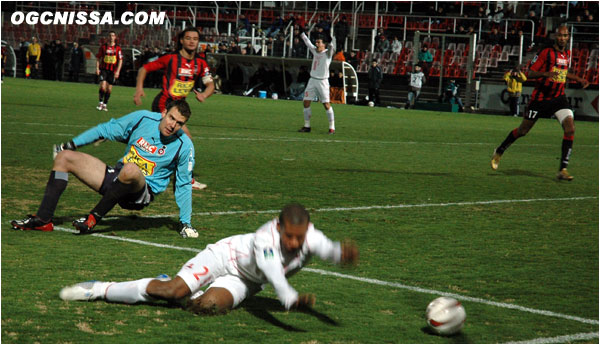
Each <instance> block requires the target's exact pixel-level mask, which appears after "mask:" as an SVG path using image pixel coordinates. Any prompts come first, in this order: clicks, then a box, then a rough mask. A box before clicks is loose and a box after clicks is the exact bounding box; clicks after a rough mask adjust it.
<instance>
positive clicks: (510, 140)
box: [496, 128, 519, 154]
mask: <svg viewBox="0 0 600 345" xmlns="http://www.w3.org/2000/svg"><path fill="white" fill-rule="evenodd" d="M518 138H519V132H518V129H517V128H515V129H513V130H512V131H510V133H508V136H507V137H506V139H504V141H503V142H502V144H500V146H498V147H497V148H496V153H498V154H503V153H504V151H505V150H506V149H507V148H508V147H509V146H510V145H512V143H514V142H515V140H517V139H518Z"/></svg>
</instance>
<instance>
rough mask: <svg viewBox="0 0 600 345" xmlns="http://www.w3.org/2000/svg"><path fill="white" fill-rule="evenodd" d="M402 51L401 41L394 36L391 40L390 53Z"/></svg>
mask: <svg viewBox="0 0 600 345" xmlns="http://www.w3.org/2000/svg"><path fill="white" fill-rule="evenodd" d="M401 52H402V42H400V41H399V40H398V36H394V40H393V41H392V53H396V54H398V55H400V53H401Z"/></svg>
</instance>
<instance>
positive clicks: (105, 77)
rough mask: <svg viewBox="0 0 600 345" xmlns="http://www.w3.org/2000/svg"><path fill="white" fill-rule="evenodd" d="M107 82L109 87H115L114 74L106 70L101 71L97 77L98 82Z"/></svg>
mask: <svg viewBox="0 0 600 345" xmlns="http://www.w3.org/2000/svg"><path fill="white" fill-rule="evenodd" d="M103 81H105V82H107V83H109V84H110V85H115V72H113V71H109V70H107V69H101V70H100V75H99V76H98V82H100V83H101V82H103Z"/></svg>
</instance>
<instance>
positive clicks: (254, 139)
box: [4, 123, 598, 147]
mask: <svg viewBox="0 0 600 345" xmlns="http://www.w3.org/2000/svg"><path fill="white" fill-rule="evenodd" d="M25 124H31V123H25ZM21 125H23V123H21ZM38 125H39V124H38ZM62 126H63V127H70V126H73V125H62ZM77 127H82V126H77ZM90 127H91V126H85V128H90ZM4 134H16V135H56V136H70V137H73V136H75V135H77V134H76V133H47V132H11V131H6V132H4ZM196 139H197V140H221V141H266V142H309V143H341V144H374V145H445V146H452V145H455V146H464V145H476V146H488V145H496V143H467V142H453V143H444V142H435V141H379V140H335V139H308V138H286V137H277V138H244V137H200V136H195V137H194V140H196ZM515 145H519V143H516V144H515ZM526 145H527V146H540V147H554V146H556V145H555V144H529V143H528V144H526ZM577 147H598V145H588V144H577Z"/></svg>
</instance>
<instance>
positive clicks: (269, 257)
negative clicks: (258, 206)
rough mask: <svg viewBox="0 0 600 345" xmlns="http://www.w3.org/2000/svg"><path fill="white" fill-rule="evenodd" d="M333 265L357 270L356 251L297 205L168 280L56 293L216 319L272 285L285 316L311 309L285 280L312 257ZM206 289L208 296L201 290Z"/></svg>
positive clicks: (309, 297)
mask: <svg viewBox="0 0 600 345" xmlns="http://www.w3.org/2000/svg"><path fill="white" fill-rule="evenodd" d="M313 255H316V256H318V257H320V258H321V259H323V260H330V261H332V262H334V263H342V264H357V263H358V248H357V247H356V245H354V244H353V243H352V242H350V241H344V242H343V243H340V242H333V241H332V240H330V239H329V238H327V237H326V236H325V235H324V234H323V233H322V232H321V231H320V230H317V229H315V227H314V225H313V224H312V223H311V222H310V215H309V213H308V211H306V209H305V208H304V207H303V206H301V205H299V204H290V205H287V206H285V207H284V208H283V210H282V211H281V213H280V214H279V218H275V219H272V220H271V221H269V222H267V223H266V224H264V225H263V226H261V227H260V228H259V229H258V230H257V231H256V232H254V233H249V234H244V235H235V236H231V237H227V238H225V239H222V240H220V241H218V242H217V243H215V244H210V245H208V246H207V247H206V248H205V249H204V250H203V251H202V252H200V253H198V255H196V256H195V257H193V258H192V259H191V260H189V261H188V262H186V263H185V265H183V267H182V268H181V270H180V271H179V273H177V276H176V277H175V278H174V279H172V280H168V279H164V278H163V279H160V278H158V279H155V278H145V279H140V280H135V281H128V282H122V283H114V282H99V281H90V282H84V283H79V284H76V285H72V286H68V287H65V288H63V289H62V290H61V291H60V298H62V299H63V300H78V301H92V300H95V299H104V300H106V301H109V302H120V303H127V304H134V303H138V302H154V301H156V300H167V301H171V302H180V303H181V304H182V306H183V307H184V308H186V309H188V310H190V311H192V312H194V313H202V314H214V313H221V312H226V311H227V310H230V309H233V308H235V307H237V306H238V305H239V304H240V303H241V302H242V301H244V300H245V299H246V298H247V297H249V296H252V295H254V294H256V293H258V292H260V291H261V290H262V287H261V286H262V285H263V284H266V283H270V284H271V285H272V286H273V288H274V289H275V292H276V293H277V297H278V299H279V301H280V302H281V304H283V306H284V307H285V309H286V310H289V309H293V308H298V307H306V306H312V305H313V304H314V302H315V296H314V295H313V294H310V293H308V294H300V295H299V294H298V292H297V291H296V290H295V289H294V288H293V287H292V286H291V285H290V284H289V283H288V281H287V277H289V276H291V275H293V274H295V273H296V272H298V271H300V269H301V268H302V267H303V266H304V265H305V264H306V263H307V261H308V260H309V259H310V258H311V256H313ZM205 286H208V289H207V290H206V291H203V290H201V289H202V288H203V287H205Z"/></svg>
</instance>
